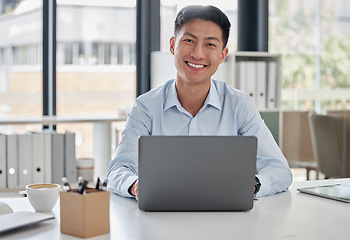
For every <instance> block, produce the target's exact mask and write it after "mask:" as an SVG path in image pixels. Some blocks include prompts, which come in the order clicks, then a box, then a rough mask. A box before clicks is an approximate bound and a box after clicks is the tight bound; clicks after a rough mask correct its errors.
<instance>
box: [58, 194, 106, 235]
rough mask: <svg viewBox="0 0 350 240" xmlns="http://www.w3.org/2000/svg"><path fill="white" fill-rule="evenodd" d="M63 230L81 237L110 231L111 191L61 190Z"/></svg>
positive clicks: (65, 232)
mask: <svg viewBox="0 0 350 240" xmlns="http://www.w3.org/2000/svg"><path fill="white" fill-rule="evenodd" d="M60 215H61V232H62V233H64V234H68V235H72V236H75V237H80V238H89V237H93V236H97V235H101V234H106V233H109V231H110V230H109V191H99V190H96V189H94V188H87V189H86V193H85V194H79V193H77V192H76V190H73V191H70V192H60Z"/></svg>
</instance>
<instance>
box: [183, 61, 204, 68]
mask: <svg viewBox="0 0 350 240" xmlns="http://www.w3.org/2000/svg"><path fill="white" fill-rule="evenodd" d="M185 62H186V64H187V65H188V66H190V67H192V68H195V69H198V70H199V69H202V68H205V67H206V66H207V65H203V64H194V63H190V62H188V61H185Z"/></svg>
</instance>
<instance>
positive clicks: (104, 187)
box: [101, 178, 107, 191]
mask: <svg viewBox="0 0 350 240" xmlns="http://www.w3.org/2000/svg"><path fill="white" fill-rule="evenodd" d="M101 190H102V191H106V190H107V178H106V179H105V180H104V181H103V183H102V188H101Z"/></svg>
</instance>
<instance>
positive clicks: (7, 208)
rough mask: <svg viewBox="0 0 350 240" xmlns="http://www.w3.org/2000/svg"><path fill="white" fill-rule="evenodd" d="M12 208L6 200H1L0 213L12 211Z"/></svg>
mask: <svg viewBox="0 0 350 240" xmlns="http://www.w3.org/2000/svg"><path fill="white" fill-rule="evenodd" d="M12 212H13V211H12V208H11V207H10V206H9V205H7V204H6V203H4V202H0V215H2V214H7V213H12Z"/></svg>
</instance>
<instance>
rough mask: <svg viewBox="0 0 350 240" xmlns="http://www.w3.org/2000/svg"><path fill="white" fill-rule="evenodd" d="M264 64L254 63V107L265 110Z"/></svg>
mask: <svg viewBox="0 0 350 240" xmlns="http://www.w3.org/2000/svg"><path fill="white" fill-rule="evenodd" d="M266 82H267V76H266V62H264V61H258V62H256V90H257V91H256V105H257V107H258V109H265V108H266Z"/></svg>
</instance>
